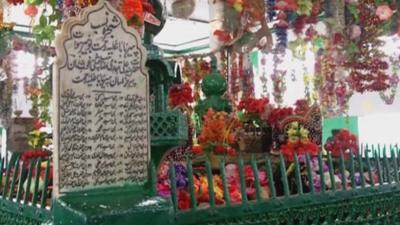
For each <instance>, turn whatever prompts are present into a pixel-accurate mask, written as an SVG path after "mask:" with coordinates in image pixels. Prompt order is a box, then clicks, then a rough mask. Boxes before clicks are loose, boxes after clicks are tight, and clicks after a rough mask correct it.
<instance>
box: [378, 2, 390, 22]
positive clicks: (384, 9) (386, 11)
mask: <svg viewBox="0 0 400 225" xmlns="http://www.w3.org/2000/svg"><path fill="white" fill-rule="evenodd" d="M375 14H376V15H377V16H378V17H379V19H380V20H388V19H389V18H390V17H391V16H392V15H393V10H392V9H391V8H390V7H389V6H388V5H380V6H378V8H377V9H376V12H375Z"/></svg>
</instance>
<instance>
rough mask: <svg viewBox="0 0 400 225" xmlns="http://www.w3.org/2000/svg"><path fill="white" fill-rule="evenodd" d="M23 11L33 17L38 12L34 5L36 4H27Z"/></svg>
mask: <svg viewBox="0 0 400 225" xmlns="http://www.w3.org/2000/svg"><path fill="white" fill-rule="evenodd" d="M24 13H25V15H27V16H29V17H35V16H36V15H37V14H38V8H37V7H36V5H28V6H27V7H26V9H25V11H24Z"/></svg>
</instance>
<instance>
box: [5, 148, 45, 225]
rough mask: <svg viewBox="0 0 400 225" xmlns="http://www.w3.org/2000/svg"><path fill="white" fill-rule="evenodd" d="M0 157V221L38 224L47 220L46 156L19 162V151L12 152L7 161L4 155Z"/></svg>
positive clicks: (18, 224) (14, 224)
mask: <svg viewBox="0 0 400 225" xmlns="http://www.w3.org/2000/svg"><path fill="white" fill-rule="evenodd" d="M0 159H1V161H0V224H7V225H11V224H13V225H21V224H29V225H30V224H32V225H33V224H34V225H39V224H42V223H43V222H46V221H49V220H50V218H51V213H50V203H51V189H50V188H49V185H50V182H49V181H50V175H51V174H50V160H49V159H41V158H38V159H32V160H30V161H29V162H23V161H22V160H21V155H20V154H13V155H12V157H11V159H10V161H9V162H7V163H6V160H5V158H3V157H0ZM42 162H43V164H44V165H45V166H44V168H43V167H42ZM6 164H7V166H6Z"/></svg>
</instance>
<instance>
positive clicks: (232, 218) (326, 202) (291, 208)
mask: <svg viewBox="0 0 400 225" xmlns="http://www.w3.org/2000/svg"><path fill="white" fill-rule="evenodd" d="M345 155H346V154H344V153H343V152H342V153H341V154H340V157H339V158H338V159H333V157H332V155H331V153H328V154H327V155H324V156H323V155H322V154H319V155H318V156H316V159H315V158H314V160H316V161H317V164H318V169H317V171H318V173H315V172H313V168H312V162H311V157H310V156H309V155H307V156H306V157H305V159H304V162H303V163H300V162H299V157H298V156H297V155H296V156H295V159H294V162H293V165H292V166H293V168H294V169H293V172H292V176H288V175H287V173H288V169H287V168H288V167H286V165H285V163H287V162H286V161H285V160H284V158H283V156H282V155H278V156H272V155H271V156H266V158H265V160H263V161H260V160H257V161H256V160H255V159H254V157H253V159H251V160H250V161H249V162H246V163H244V161H243V159H242V158H240V157H239V159H238V160H237V162H236V164H237V165H238V168H239V175H240V179H239V180H240V192H241V195H242V198H241V202H240V203H236V204H232V202H231V199H230V194H228V192H229V191H228V190H229V183H228V181H227V179H226V171H225V165H226V163H225V161H224V160H220V161H219V171H218V169H216V168H215V167H213V168H212V167H211V166H210V165H211V161H210V160H205V161H204V162H203V163H202V164H201V167H203V173H205V176H206V177H207V182H208V184H209V185H208V193H209V195H208V198H209V199H208V204H207V205H206V206H204V205H202V206H200V205H199V204H198V203H197V202H196V194H197V193H196V192H195V191H194V190H195V189H196V187H195V184H194V182H193V179H194V178H193V176H194V171H193V167H194V165H193V163H192V161H191V160H187V161H186V162H171V164H170V172H169V174H170V184H171V200H172V203H173V208H174V211H175V216H174V218H175V224H185V225H189V224H193V225H194V224H196V225H199V224H398V223H399V222H400V205H399V204H400V184H399V172H400V171H399V168H398V165H399V163H400V162H399V161H400V147H399V145H390V146H383V147H381V146H379V145H377V146H374V145H370V146H368V145H362V146H361V149H360V154H357V155H353V154H349V155H348V158H346V157H345ZM271 162H274V163H271ZM314 162H315V161H314ZM177 164H181V165H186V169H187V175H188V187H186V191H187V193H189V195H190V207H189V209H184V210H182V209H180V208H179V205H178V202H179V201H180V199H179V198H180V196H179V192H178V188H177V179H178V178H177V174H176V171H175V168H176V167H175V166H176V165H177ZM245 164H246V165H250V166H251V168H252V170H253V174H254V178H255V181H254V184H255V190H256V194H255V199H252V200H249V199H247V197H246V196H247V195H246V184H245V180H244V173H245V170H244V166H245ZM324 164H326V166H325V171H324ZM197 166H199V165H197ZM274 166H275V167H274ZM326 167H327V168H326ZM204 168H205V170H204ZM260 168H263V169H264V171H265V172H266V174H267V176H268V185H267V187H268V188H269V193H270V194H269V196H268V197H267V198H266V197H265V196H264V197H262V195H261V194H260V193H261V191H262V188H266V187H265V186H264V187H261V185H260V180H259V177H258V171H259V169H260ZM204 171H205V172H204ZM302 171H303V172H302ZM314 171H315V168H314ZM215 174H218V175H219V176H220V177H221V180H222V187H223V188H222V189H223V203H222V204H221V203H220V204H216V200H215V195H214V193H215V189H214V185H213V176H214V175H215ZM364 175H365V176H364ZM315 176H316V177H315ZM302 177H303V179H302ZM304 177H305V178H304ZM338 178H339V180H337V179H338ZM153 179H156V178H155V177H153ZM289 179H290V181H289ZM315 180H319V182H320V187H319V190H316V189H315V187H314V185H306V183H307V182H309V184H310V181H313V182H312V183H314V182H315ZM305 181H306V182H305ZM338 181H339V182H338ZM329 182H330V184H331V185H329V186H330V187H329V188H328V187H327V185H326V183H329ZM155 183H156V182H153V185H155ZM335 184H339V186H337V185H335ZM153 189H156V187H153ZM278 190H279V191H278Z"/></svg>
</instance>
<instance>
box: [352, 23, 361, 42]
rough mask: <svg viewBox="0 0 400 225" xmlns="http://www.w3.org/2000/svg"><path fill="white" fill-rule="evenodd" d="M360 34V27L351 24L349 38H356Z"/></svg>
mask: <svg viewBox="0 0 400 225" xmlns="http://www.w3.org/2000/svg"><path fill="white" fill-rule="evenodd" d="M360 35H361V27H360V26H358V25H352V26H351V27H350V39H356V38H358V37H360Z"/></svg>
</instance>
